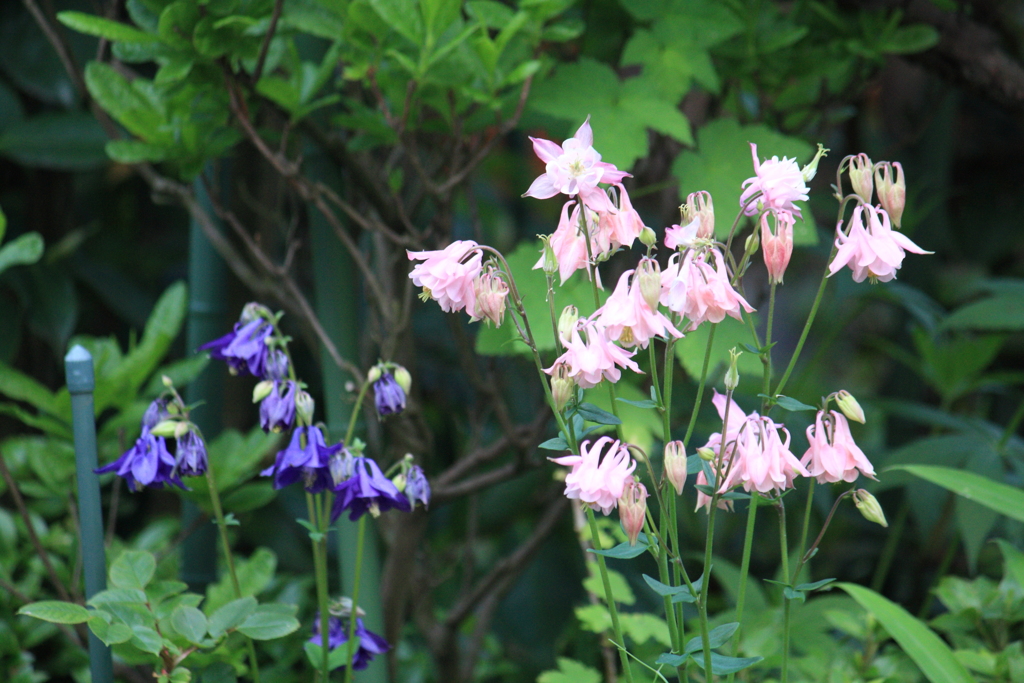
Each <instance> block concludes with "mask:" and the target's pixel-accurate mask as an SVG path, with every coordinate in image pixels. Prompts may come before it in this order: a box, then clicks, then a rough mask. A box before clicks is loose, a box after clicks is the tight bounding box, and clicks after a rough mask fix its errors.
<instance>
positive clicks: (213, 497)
mask: <svg viewBox="0 0 1024 683" xmlns="http://www.w3.org/2000/svg"><path fill="white" fill-rule="evenodd" d="M206 485H207V487H208V488H209V489H210V504H211V505H212V506H213V515H214V517H215V518H216V519H217V529H218V531H220V542H221V545H223V546H224V559H225V560H226V561H227V565H228V574H229V575H230V576H231V587H232V588H233V589H234V592H235V599H236V600H237V599H238V598H241V597H242V586H241V584H239V583H238V574H237V573H236V572H235V558H234V556H233V555H232V554H231V543H230V542H229V541H228V525H227V523H226V522H225V521H224V508H223V507H221V504H220V493H218V492H217V482H216V480H215V479H214V477H213V468H212V467H207V468H206ZM245 642H246V649H247V650H248V651H249V667H250V668H251V669H252V680H253V683H259V681H260V668H259V665H258V663H257V661H256V646H255V645H253V643H252V638H250V637H249V636H245Z"/></svg>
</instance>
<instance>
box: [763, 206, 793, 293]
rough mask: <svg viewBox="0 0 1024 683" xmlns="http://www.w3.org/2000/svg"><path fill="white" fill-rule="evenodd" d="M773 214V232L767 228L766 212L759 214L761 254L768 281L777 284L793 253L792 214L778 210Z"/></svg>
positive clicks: (780, 280)
mask: <svg viewBox="0 0 1024 683" xmlns="http://www.w3.org/2000/svg"><path fill="white" fill-rule="evenodd" d="M774 215H775V232H774V233H773V232H772V231H771V230H770V229H769V228H768V214H762V216H761V254H762V256H764V265H765V267H766V268H768V282H769V283H770V284H775V285H779V284H782V277H783V276H784V275H785V274H786V268H787V267H788V266H789V259H790V257H791V256H792V255H793V214H791V213H788V212H786V211H779V212H778V213H776V214H774Z"/></svg>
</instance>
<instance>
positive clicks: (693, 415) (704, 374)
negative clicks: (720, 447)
mask: <svg viewBox="0 0 1024 683" xmlns="http://www.w3.org/2000/svg"><path fill="white" fill-rule="evenodd" d="M717 329H718V323H713V324H712V325H711V329H710V330H709V331H708V345H707V348H706V349H705V350H704V367H703V368H702V369H701V371H700V383H699V384H698V385H697V398H696V400H695V401H694V402H693V410H692V411H691V412H690V424H689V425H687V427H686V436H684V437H683V446H684V447H685V446H686V445H687V444H689V443H690V437H691V436H692V435H693V428H694V427H695V426H696V424H697V413H699V412H700V404H701V401H702V400H703V399H704V383H705V382H706V381H707V379H708V365H709V364H710V363H711V348H712V346H713V345H714V343H715V331H716V330H717ZM723 434H724V432H723Z"/></svg>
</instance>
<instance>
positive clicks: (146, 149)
mask: <svg viewBox="0 0 1024 683" xmlns="http://www.w3.org/2000/svg"><path fill="white" fill-rule="evenodd" d="M103 149H104V151H105V152H106V153H107V156H108V157H110V158H111V159H113V160H114V161H117V162H120V163H122V164H138V163H141V162H143V161H163V160H164V159H165V158H167V148H166V147H165V146H162V145H154V144H151V143H148V142H143V141H141V140H110V141H108V142H107V144H106V145H105V146H104V148H103Z"/></svg>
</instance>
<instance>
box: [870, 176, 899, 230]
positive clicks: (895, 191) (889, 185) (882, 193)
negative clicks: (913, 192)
mask: <svg viewBox="0 0 1024 683" xmlns="http://www.w3.org/2000/svg"><path fill="white" fill-rule="evenodd" d="M894 177H895V180H893V178H894ZM875 183H876V184H877V185H878V202H879V204H881V205H882V208H883V209H885V212H886V213H888V214H889V215H890V216H891V217H892V222H893V225H895V226H896V227H897V228H898V227H900V219H901V218H902V217H903V208H904V207H905V206H906V204H907V183H906V181H905V180H904V179H903V166H902V165H900V162H898V161H893V162H891V163H890V162H888V161H883V162H880V163H879V164H878V165H877V166H876V168H875Z"/></svg>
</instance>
